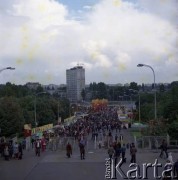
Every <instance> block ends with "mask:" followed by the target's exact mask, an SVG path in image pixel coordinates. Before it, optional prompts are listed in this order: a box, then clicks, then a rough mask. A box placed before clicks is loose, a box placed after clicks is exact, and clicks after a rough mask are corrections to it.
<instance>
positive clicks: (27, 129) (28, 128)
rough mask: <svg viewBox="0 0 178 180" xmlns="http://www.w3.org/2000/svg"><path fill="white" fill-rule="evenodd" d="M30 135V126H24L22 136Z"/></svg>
mask: <svg viewBox="0 0 178 180" xmlns="http://www.w3.org/2000/svg"><path fill="white" fill-rule="evenodd" d="M31 133H32V127H31V124H24V136H25V137H29V136H31Z"/></svg>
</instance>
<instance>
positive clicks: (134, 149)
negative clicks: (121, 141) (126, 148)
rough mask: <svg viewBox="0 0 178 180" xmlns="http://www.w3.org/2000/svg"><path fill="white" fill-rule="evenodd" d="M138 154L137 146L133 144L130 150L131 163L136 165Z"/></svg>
mask: <svg viewBox="0 0 178 180" xmlns="http://www.w3.org/2000/svg"><path fill="white" fill-rule="evenodd" d="M136 153H137V149H136V147H135V144H134V143H132V145H131V148H130V155H131V160H130V162H131V163H136Z"/></svg>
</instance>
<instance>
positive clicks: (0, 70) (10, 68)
mask: <svg viewBox="0 0 178 180" xmlns="http://www.w3.org/2000/svg"><path fill="white" fill-rule="evenodd" d="M7 69H9V70H15V68H12V67H6V68H2V69H0V73H1V72H2V71H4V70H7Z"/></svg>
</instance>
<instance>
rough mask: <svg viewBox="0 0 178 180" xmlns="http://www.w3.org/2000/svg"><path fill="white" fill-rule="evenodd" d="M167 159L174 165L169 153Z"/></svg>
mask: <svg viewBox="0 0 178 180" xmlns="http://www.w3.org/2000/svg"><path fill="white" fill-rule="evenodd" d="M167 159H168V160H169V161H170V163H172V164H174V161H173V158H172V153H171V152H169V153H168V158H167Z"/></svg>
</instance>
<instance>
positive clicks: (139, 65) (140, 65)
mask: <svg viewBox="0 0 178 180" xmlns="http://www.w3.org/2000/svg"><path fill="white" fill-rule="evenodd" d="M143 66H145V67H148V68H150V69H151V70H152V72H153V78H154V90H155V92H154V94H155V100H154V101H155V120H156V119H157V110H156V84H155V72H154V69H153V68H152V67H151V66H150V65H147V64H138V65H137V67H143Z"/></svg>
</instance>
